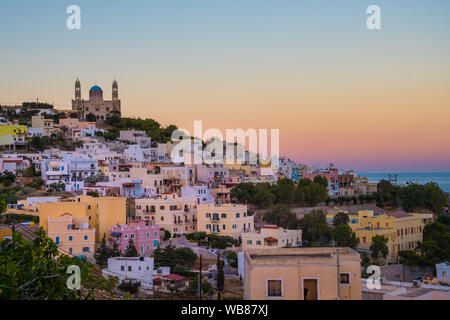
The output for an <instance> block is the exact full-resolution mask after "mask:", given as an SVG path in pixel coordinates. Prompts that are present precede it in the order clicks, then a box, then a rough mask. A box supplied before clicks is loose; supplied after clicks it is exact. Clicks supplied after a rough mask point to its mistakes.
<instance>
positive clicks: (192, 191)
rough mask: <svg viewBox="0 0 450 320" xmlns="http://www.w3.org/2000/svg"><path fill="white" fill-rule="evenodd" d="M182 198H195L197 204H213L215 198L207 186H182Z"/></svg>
mask: <svg viewBox="0 0 450 320" xmlns="http://www.w3.org/2000/svg"><path fill="white" fill-rule="evenodd" d="M181 196H182V197H185V198H194V199H195V201H196V203H197V204H204V203H213V202H214V197H213V196H211V194H210V189H208V187H207V186H182V187H181Z"/></svg>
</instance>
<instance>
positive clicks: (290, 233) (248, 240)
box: [242, 225, 302, 249]
mask: <svg viewBox="0 0 450 320" xmlns="http://www.w3.org/2000/svg"><path fill="white" fill-rule="evenodd" d="M301 243H302V230H288V229H283V228H281V227H278V226H276V225H265V226H262V227H261V229H260V231H259V232H244V233H242V248H243V249H275V248H283V247H298V246H300V245H301Z"/></svg>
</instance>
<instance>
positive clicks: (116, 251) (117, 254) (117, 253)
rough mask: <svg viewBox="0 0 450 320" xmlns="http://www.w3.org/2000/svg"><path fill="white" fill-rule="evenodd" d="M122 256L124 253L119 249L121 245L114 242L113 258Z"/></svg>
mask: <svg viewBox="0 0 450 320" xmlns="http://www.w3.org/2000/svg"><path fill="white" fill-rule="evenodd" d="M121 255H122V252H121V251H120V249H119V245H118V244H117V242H116V241H113V246H112V250H111V257H120V256H121Z"/></svg>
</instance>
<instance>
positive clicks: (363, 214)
mask: <svg viewBox="0 0 450 320" xmlns="http://www.w3.org/2000/svg"><path fill="white" fill-rule="evenodd" d="M349 218H350V219H351V221H352V222H353V223H350V224H349V225H350V226H351V228H352V229H353V231H354V232H355V234H356V236H357V237H358V239H359V241H360V243H359V248H361V249H365V250H369V248H370V245H371V243H372V238H373V237H375V236H377V235H380V236H385V237H386V238H387V239H388V249H389V253H388V256H387V262H395V261H397V260H398V252H399V251H400V250H414V249H415V248H416V247H417V243H418V242H419V241H422V238H423V227H424V226H425V224H426V223H428V222H431V221H432V215H431V214H418V213H407V212H401V211H397V212H388V213H385V214H379V215H375V214H374V212H373V211H372V210H362V211H359V212H358V218H357V219H356V218H355V219H353V218H352V217H351V216H350V217H349Z"/></svg>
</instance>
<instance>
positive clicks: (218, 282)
mask: <svg viewBox="0 0 450 320" xmlns="http://www.w3.org/2000/svg"><path fill="white" fill-rule="evenodd" d="M220 291H221V284H220V249H217V300H220V294H221V292H220Z"/></svg>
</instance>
